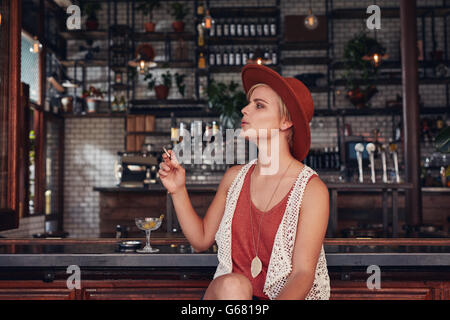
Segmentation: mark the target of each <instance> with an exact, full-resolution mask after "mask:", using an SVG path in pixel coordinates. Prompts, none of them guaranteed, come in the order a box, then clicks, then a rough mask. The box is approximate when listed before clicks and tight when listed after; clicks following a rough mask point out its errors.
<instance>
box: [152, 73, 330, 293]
mask: <svg viewBox="0 0 450 320" xmlns="http://www.w3.org/2000/svg"><path fill="white" fill-rule="evenodd" d="M242 81H243V85H244V89H245V91H246V92H247V98H248V101H249V104H248V105H247V106H245V107H244V108H243V109H242V111H241V112H242V114H243V117H242V131H241V135H242V136H243V137H245V138H246V139H248V140H250V141H252V142H254V143H256V145H257V147H258V158H257V159H254V160H252V161H250V162H249V163H248V164H245V165H236V166H233V167H231V168H229V169H228V170H227V171H226V172H225V174H224V176H223V178H222V181H221V182H220V185H219V187H218V190H217V193H216V195H215V197H214V199H213V201H212V203H211V205H210V207H209V208H208V211H207V213H206V215H205V217H204V218H203V219H202V218H200V217H199V216H198V215H197V214H196V212H195V211H194V209H193V208H192V205H191V202H190V200H189V196H188V193H187V191H186V187H185V170H184V169H183V167H182V166H181V165H180V164H179V163H178V162H177V160H176V156H175V154H174V152H173V151H172V150H171V151H170V154H171V160H169V158H168V157H167V156H166V155H163V158H164V162H163V163H161V164H160V170H159V174H160V178H161V181H162V183H163V185H164V186H165V187H166V189H167V190H168V191H169V192H170V193H171V194H172V200H173V204H174V207H175V211H176V213H177V217H178V220H179V222H180V226H181V228H182V230H183V232H184V235H185V236H186V238H187V239H188V241H189V242H190V243H191V245H192V246H193V247H194V249H195V250H197V251H203V250H206V249H208V248H209V247H210V246H211V245H212V244H213V243H214V240H216V242H217V245H218V260H219V265H218V267H217V270H216V273H215V275H214V279H213V281H212V282H211V283H210V285H209V286H208V288H207V290H206V292H205V295H204V299H233V300H238V299H252V298H253V299H328V298H329V292H330V287H329V277H328V271H327V267H326V260H325V255H324V251H323V239H324V237H325V232H326V229H327V224H328V215H329V198H328V189H327V187H326V185H325V184H324V183H323V182H322V181H321V180H320V178H318V176H317V174H316V173H315V172H314V171H313V170H312V169H311V168H309V167H308V166H306V165H304V164H302V163H301V161H303V159H304V158H305V157H306V155H307V154H308V151H309V146H310V131H309V122H310V121H311V118H312V115H313V101H312V97H311V94H310V92H309V90H308V89H307V88H306V87H305V86H304V85H303V84H302V83H301V82H300V81H298V80H297V79H294V78H283V77H282V76H280V75H279V74H278V73H276V72H275V71H273V70H272V69H270V68H268V67H265V66H260V65H247V66H245V67H244V68H243V69H242ZM272 129H273V130H272ZM264 130H266V131H267V134H264ZM274 143H275V144H277V146H278V148H275V152H273V151H272V150H273V148H272V144H274ZM271 152H273V153H274V154H271Z"/></svg>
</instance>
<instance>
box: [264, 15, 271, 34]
mask: <svg viewBox="0 0 450 320" xmlns="http://www.w3.org/2000/svg"><path fill="white" fill-rule="evenodd" d="M263 34H264V37H268V36H270V27H269V21H268V20H267V19H265V20H264V22H263Z"/></svg>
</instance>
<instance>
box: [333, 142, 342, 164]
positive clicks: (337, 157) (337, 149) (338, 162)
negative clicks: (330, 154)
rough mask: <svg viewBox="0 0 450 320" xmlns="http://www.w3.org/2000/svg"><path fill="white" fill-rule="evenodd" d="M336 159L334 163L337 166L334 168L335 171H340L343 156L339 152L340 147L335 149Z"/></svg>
mask: <svg viewBox="0 0 450 320" xmlns="http://www.w3.org/2000/svg"><path fill="white" fill-rule="evenodd" d="M334 159H335V162H334V164H335V166H334V168H335V169H340V168H341V154H340V152H339V147H338V146H336V147H334Z"/></svg>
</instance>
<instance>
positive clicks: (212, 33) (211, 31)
mask: <svg viewBox="0 0 450 320" xmlns="http://www.w3.org/2000/svg"><path fill="white" fill-rule="evenodd" d="M209 36H210V37H215V36H216V24H215V23H211V28H209Z"/></svg>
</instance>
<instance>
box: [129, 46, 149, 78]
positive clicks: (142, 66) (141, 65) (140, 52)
mask: <svg viewBox="0 0 450 320" xmlns="http://www.w3.org/2000/svg"><path fill="white" fill-rule="evenodd" d="M136 54H137V56H136V58H135V59H133V60H131V61H130V62H128V65H129V66H131V67H134V68H136V69H137V71H138V72H139V73H140V74H145V73H146V72H147V70H148V69H150V68H155V67H156V62H154V61H153V59H154V57H155V51H154V49H153V47H152V45H150V44H146V43H145V44H141V45H139V47H138V48H137V50H136Z"/></svg>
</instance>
